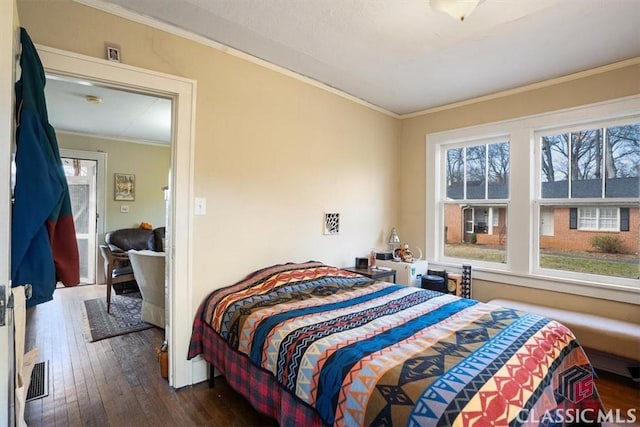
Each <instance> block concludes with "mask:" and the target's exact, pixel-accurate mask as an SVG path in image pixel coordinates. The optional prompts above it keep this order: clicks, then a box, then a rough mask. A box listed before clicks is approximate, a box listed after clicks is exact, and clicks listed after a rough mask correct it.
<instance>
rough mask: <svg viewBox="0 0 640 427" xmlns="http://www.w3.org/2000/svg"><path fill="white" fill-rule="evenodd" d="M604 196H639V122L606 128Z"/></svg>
mask: <svg viewBox="0 0 640 427" xmlns="http://www.w3.org/2000/svg"><path fill="white" fill-rule="evenodd" d="M606 133H607V138H606V145H605V150H606V152H605V170H606V182H605V197H639V196H640V191H639V188H638V187H639V183H640V124H634V125H628V126H617V127H611V128H608V129H607V130H606Z"/></svg>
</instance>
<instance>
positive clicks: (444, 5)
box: [429, 0, 480, 21]
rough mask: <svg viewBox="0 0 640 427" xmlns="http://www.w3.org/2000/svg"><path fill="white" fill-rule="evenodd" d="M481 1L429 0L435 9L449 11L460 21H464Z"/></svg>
mask: <svg viewBox="0 0 640 427" xmlns="http://www.w3.org/2000/svg"><path fill="white" fill-rule="evenodd" d="M479 2H480V0H429V3H430V4H431V7H432V8H433V9H434V10H437V11H439V12H444V13H447V14H449V15H451V16H452V17H453V18H455V19H459V20H460V21H464V18H466V17H467V16H469V14H470V13H471V12H473V10H474V9H475V8H476V6H478V3H479Z"/></svg>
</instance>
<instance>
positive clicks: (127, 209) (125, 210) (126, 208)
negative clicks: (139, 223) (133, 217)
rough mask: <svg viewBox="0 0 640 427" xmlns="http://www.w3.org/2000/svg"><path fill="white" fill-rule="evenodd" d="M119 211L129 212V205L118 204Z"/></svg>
mask: <svg viewBox="0 0 640 427" xmlns="http://www.w3.org/2000/svg"><path fill="white" fill-rule="evenodd" d="M120 213H129V205H120Z"/></svg>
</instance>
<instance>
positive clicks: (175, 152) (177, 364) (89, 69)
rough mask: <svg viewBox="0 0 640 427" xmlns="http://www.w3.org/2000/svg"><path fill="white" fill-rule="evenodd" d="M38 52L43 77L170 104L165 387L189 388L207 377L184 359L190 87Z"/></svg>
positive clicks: (188, 306)
mask: <svg viewBox="0 0 640 427" xmlns="http://www.w3.org/2000/svg"><path fill="white" fill-rule="evenodd" d="M38 53H39V55H40V59H41V60H42V63H43V66H44V68H45V71H46V72H47V73H52V74H56V75H62V76H67V77H70V78H77V79H81V80H89V81H93V82H98V83H100V84H102V85H107V86H112V87H119V88H123V89H126V88H135V89H134V90H136V91H139V92H145V93H150V94H155V95H159V96H162V97H165V98H170V99H172V100H173V105H174V110H173V111H172V122H173V124H174V128H173V130H172V140H173V145H172V149H171V173H170V179H169V185H168V187H169V190H168V192H169V197H168V199H169V200H168V202H167V204H168V209H167V225H166V227H167V228H166V230H167V235H166V254H167V255H166V256H167V289H168V291H167V307H168V310H167V313H168V319H169V320H168V322H167V330H166V331H165V334H166V338H167V342H168V346H169V385H171V386H173V387H176V388H179V387H183V386H187V385H190V384H193V382H194V381H193V378H194V377H197V378H199V377H200V376H202V375H203V373H202V372H201V371H204V376H205V377H206V364H204V363H198V367H197V369H196V368H194V367H193V366H192V362H191V361H188V360H186V357H185V355H186V354H187V353H188V347H189V335H190V331H191V323H192V321H193V318H192V313H193V312H194V307H193V303H192V299H193V298H192V288H191V286H192V283H191V266H190V260H191V234H192V231H191V230H192V219H191V204H192V200H193V184H192V176H191V175H192V173H191V170H192V166H193V106H194V103H195V82H194V81H192V80H188V79H184V78H181V77H176V76H170V75H166V74H162V73H157V72H152V71H149V70H143V69H137V68H135V67H131V66H125V65H123V64H119V63H113V62H110V61H105V60H101V59H97V58H92V57H86V56H83V55H79V54H75V53H71V52H65V51H60V50H58V49H51V48H47V47H43V46H41V47H39V48H38ZM176 189H179V191H176ZM176 230H180V232H179V233H178V232H177V231H176ZM177 281H179V282H180V285H181V286H180V290H179V291H178V290H176V289H175V286H174V285H173V284H174V283H176V282H177Z"/></svg>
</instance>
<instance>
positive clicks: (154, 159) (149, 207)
mask: <svg viewBox="0 0 640 427" xmlns="http://www.w3.org/2000/svg"><path fill="white" fill-rule="evenodd" d="M57 137H58V145H59V146H60V148H70V149H74V150H84V151H93V152H103V153H106V155H107V174H106V183H105V184H106V189H105V191H106V203H105V219H104V220H105V221H104V229H105V232H107V231H111V230H117V229H119V228H131V227H138V226H139V225H140V223H141V222H142V221H145V222H148V223H150V224H151V225H153V226H154V227H161V226H164V225H166V224H165V202H164V192H163V191H162V187H164V186H166V185H167V182H168V178H169V168H170V165H171V150H170V148H169V147H167V146H160V145H150V144H133V143H131V142H127V141H118V140H115V139H105V138H98V137H95V136H89V135H86V136H85V135H76V134H68V133H58V134H57ZM114 173H126V174H134V175H135V176H136V188H135V200H134V201H126V202H122V201H115V200H113V183H114V177H113V174H114ZM122 205H126V206H129V213H122V212H120V206H122ZM99 238H100V239H102V236H99ZM101 241H102V240H101Z"/></svg>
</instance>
